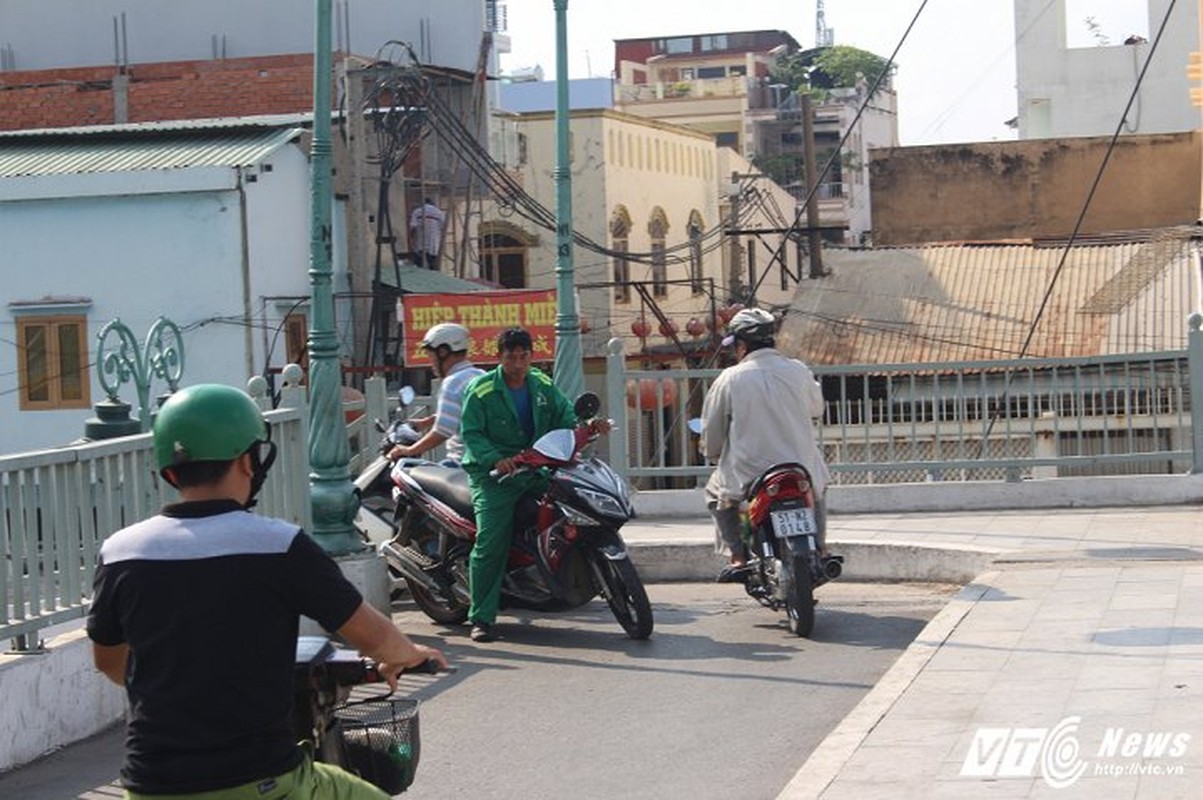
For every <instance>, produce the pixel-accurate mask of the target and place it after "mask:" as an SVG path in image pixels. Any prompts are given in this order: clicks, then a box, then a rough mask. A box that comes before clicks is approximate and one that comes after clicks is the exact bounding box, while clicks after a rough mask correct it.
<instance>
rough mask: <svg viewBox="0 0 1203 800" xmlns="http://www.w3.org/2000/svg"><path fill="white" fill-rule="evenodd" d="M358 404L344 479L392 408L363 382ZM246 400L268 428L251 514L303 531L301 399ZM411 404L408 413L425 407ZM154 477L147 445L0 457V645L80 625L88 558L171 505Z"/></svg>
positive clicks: (134, 442) (140, 441)
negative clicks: (269, 445) (268, 448)
mask: <svg viewBox="0 0 1203 800" xmlns="http://www.w3.org/2000/svg"><path fill="white" fill-rule="evenodd" d="M368 387H369V389H368V391H366V392H365V399H363V400H358V401H352V402H349V403H346V404H345V410H346V411H348V412H351V414H354V413H355V412H363V413H362V414H360V415H359V416H358V417H357V418H356V419H355V420H354V421H353V422H351V423H350V424H349V425H348V435H349V436H350V438H351V442H352V444H353V447H352V462H351V465H350V468H351V473H352V474H355V472H356V471H357V470H358V469H359V465H360V464H365V463H367V461H370V460H371V459H372V458H374V457H375V454H376V445H377V442H378V440H379V437H378V434H377V433H376V431H375V428H374V426H373V425H372V420H373V419H375V418H380V419H387V418H388V416H389V414H390V412H391V409H392V407H395V405H396V403H395V398H394V399H393V401H392V403H391V405H390V399H389V398H388V397H387V395H386V394H385V391H384V382H383V380H381V379H379V378H377V379H369V381H368ZM250 391H251V394H252V396H254V397H255V399H256V401H257V402H259V403H260V407H263V408H266V409H269V410H265V412H264V416H265V417H266V418H267V421H268V423H269V424H270V425H271V431H272V440H273V441H274V442H275V443H276V447H277V456H276V464H275V466H274V467H273V468H272V470H271V472H269V473H268V477H267V480H266V482H265V483H264V485H263V488H262V490H261V491H260V494H259V501H258V503H257V505H256V507H255V513H258V514H262V515H264V516H270V517H278V518H280V519H285V520H288V521H290V522H293V523H295V524H297V525H300V526H301V527H303V528H305V529H307V530H310V529H312V525H311V520H310V514H311V508H310V502H309V444H308V424H309V409H308V407H307V405H306V399H305V390H304V388H303V387H300V386H297V385H290V384H288V383H286V384H285V386H284V388H283V389H282V390H281V392H280V396H279V398H277V402H278V407H277V408H275V409H271V403H272V398H271V397H270V396H268V395H267V394H266V392H265V389H264V387H263V386H262V385H260V384H258V383H256V382H252V385H251V389H250ZM428 403H429V400H428V399H427V398H417V399H416V400H415V406H421V405H426V404H428ZM176 496H177V495H176V492H175V490H174V489H173V488H172V487H171V486H170V485H169V484H167V483H166V482H165V481H164V480H163V479H162V478H160V477H159V475H158V470H157V469H156V468H155V460H154V448H153V442H152V438H151V435H150V434H149V433H147V434H140V435H137V436H128V437H122V438H118V439H108V440H105V441H99V442H90V443H86V444H79V445H72V446H69V447H62V448H56V449H52V450H41V451H37V452H30V453H21V454H17V455H12V456H5V457H0V551H2V552H3V558H4V561H3V563H2V564H0V597H2V598H4V602H3V603H2V604H0V641H3V640H6V639H12V640H14V647H15V649H18V650H31V649H36V648H37V646H38V642H37V638H38V637H37V634H38V632H39V631H41V630H43V629H45V628H47V627H49V626H51V625H56V624H58V623H61V622H66V621H70V620H73V619H78V618H80V617H82V616H83V615H84V614H85V613H86V612H87V605H88V601H89V599H90V597H91V592H92V580H93V577H94V572H95V565H96V554H97V552H98V550H99V549H100V545H101V543H102V542H103V541H104V539H105V538H106V537H107V536H108V535H109V534H111V533H113V532H114V531H117V530H119V529H120V528H123V527H125V526H126V525H130V524H132V523H134V522H137V521H139V520H143V519H146V518H148V517H150V516H153V515H154V514H156V513H158V511H159V509H160V508H162V506H163V505H164V504H165V503H168V502H171V501H172V500H174V499H175V498H176Z"/></svg>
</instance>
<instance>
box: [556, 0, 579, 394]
mask: <svg viewBox="0 0 1203 800" xmlns="http://www.w3.org/2000/svg"><path fill="white" fill-rule="evenodd" d="M554 4H555V9H556V173H555V180H556V356H555V363H554V365H553V370H554V372H555V375H554V378H555V382H556V386H558V387H559V388H560V391H562V392H563V393H564V394H565V395H567V396H568V398H569V399H570V400H573V399H576V397H577V395H579V394H580V393H581V392H583V391H584V389H585V375H584V368H583V367H582V365H581V321H580V318H579V317H578V316H577V314H576V285H575V279H574V276H573V266H572V164H571V152H570V151H569V147H568V145H569V136H568V122H569V108H568V0H554Z"/></svg>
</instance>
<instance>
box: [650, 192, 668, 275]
mask: <svg viewBox="0 0 1203 800" xmlns="http://www.w3.org/2000/svg"><path fill="white" fill-rule="evenodd" d="M647 233H648V236H649V237H651V240H652V296H653V297H668V261H667V259H666V257H665V253H664V240H665V238H666V237H667V236H668V215H666V214H665V213H664V209H662V208H660V206H656V207H655V208H654V209H652V218H651V219H650V220H649V221H648V223H647Z"/></svg>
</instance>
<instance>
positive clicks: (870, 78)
mask: <svg viewBox="0 0 1203 800" xmlns="http://www.w3.org/2000/svg"><path fill="white" fill-rule="evenodd" d="M888 63H889V62H888V61H887V60H886V59H884V58H882V57H881V56H879V55H874V54H873V53H870V52H869V51H868V50H861V49H860V48H858V47H850V46H848V45H843V44H840V45H835V46H834V47H824V48H821V49H818V50H804V51H801V52H798V53H793V54H791V55H788V56H785V57H784V58H782V59H780V60H779V61H778V62H777V66H776V68H775V69H774V70H773V76H772V77H773V80H775V81H777V82H779V83H784V84H787V85H788V86H789V87H790V88H791V89H792V90H794V91H797V92H808V93H810V94H814V95H819V96H820V97H821V96H822V95H825V94H826V90H829V89H839V88H845V87H848V88H851V87H854V86H856V78H857V75H858V74H860V75H862V76H863V77H864V79H865V81H866V83H868V84H869V85H870V86H872V85H873V82H874V81H875V80H877V76H878V75H880V74H881V73H882V72H883V71H884V70H885V69H886V66H887V64H888Z"/></svg>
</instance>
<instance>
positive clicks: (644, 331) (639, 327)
mask: <svg viewBox="0 0 1203 800" xmlns="http://www.w3.org/2000/svg"><path fill="white" fill-rule="evenodd" d="M651 332H652V326H651V325H649V324H648V321H647V318H646V317H640V318H639V319H637V320H635V321H634V322H632V323H631V333H633V334H635V335H636V336H638V337H639V338H640V339H646V338H647V335H648V334H649V333H651Z"/></svg>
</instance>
